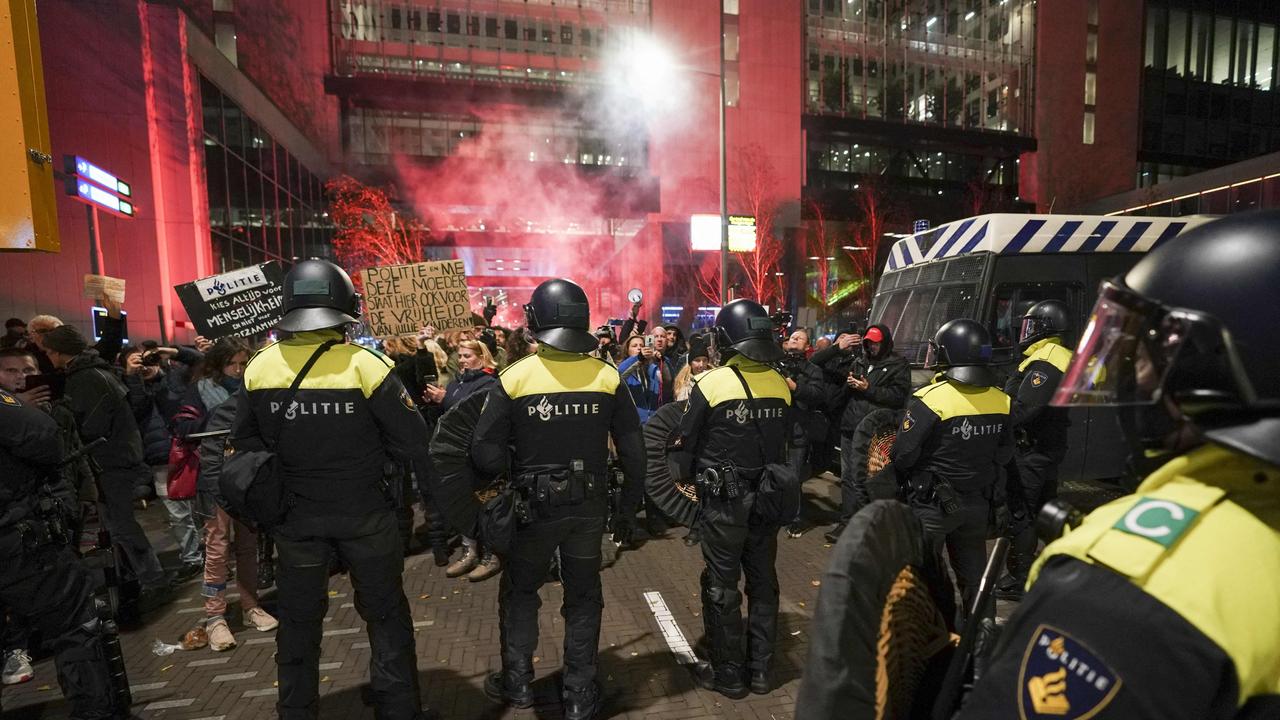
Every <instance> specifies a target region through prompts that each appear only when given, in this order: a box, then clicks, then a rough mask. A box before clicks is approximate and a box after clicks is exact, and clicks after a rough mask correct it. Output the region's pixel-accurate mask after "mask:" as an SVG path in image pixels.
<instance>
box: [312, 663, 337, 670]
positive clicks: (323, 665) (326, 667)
mask: <svg viewBox="0 0 1280 720" xmlns="http://www.w3.org/2000/svg"><path fill="white" fill-rule="evenodd" d="M340 667H342V663H340V662H327V663H320V665H319V666H318V668H319V669H320V670H337V669H338V668H340Z"/></svg>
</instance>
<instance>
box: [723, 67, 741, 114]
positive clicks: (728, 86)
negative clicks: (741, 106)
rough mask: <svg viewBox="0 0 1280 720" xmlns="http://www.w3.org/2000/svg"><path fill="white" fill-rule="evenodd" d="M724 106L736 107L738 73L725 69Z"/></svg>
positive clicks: (734, 70)
mask: <svg viewBox="0 0 1280 720" xmlns="http://www.w3.org/2000/svg"><path fill="white" fill-rule="evenodd" d="M724 104H725V105H726V106H728V107H737V106H738V71H737V70H736V69H728V68H726V69H725V71H724Z"/></svg>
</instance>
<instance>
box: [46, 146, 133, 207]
mask: <svg viewBox="0 0 1280 720" xmlns="http://www.w3.org/2000/svg"><path fill="white" fill-rule="evenodd" d="M63 162H64V163H65V164H66V170H67V174H68V175H76V176H79V177H81V178H84V179H86V180H92V181H94V182H95V183H97V184H99V185H101V186H102V187H104V188H106V189H107V190H109V191H111V192H113V193H115V194H116V195H119V196H121V197H133V188H132V187H130V186H129V183H127V182H125V181H123V180H121V179H120V178H118V177H116V176H115V175H112V174H111V173H109V172H107V171H106V170H103V169H102V168H100V167H98V166H97V165H94V164H93V163H91V162H89V161H88V160H85V159H84V158H82V157H80V156H79V155H65V156H63Z"/></svg>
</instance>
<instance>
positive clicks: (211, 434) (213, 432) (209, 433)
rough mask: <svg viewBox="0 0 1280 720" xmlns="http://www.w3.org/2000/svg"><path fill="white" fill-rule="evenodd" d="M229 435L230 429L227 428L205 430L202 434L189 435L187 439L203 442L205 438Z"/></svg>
mask: <svg viewBox="0 0 1280 720" xmlns="http://www.w3.org/2000/svg"><path fill="white" fill-rule="evenodd" d="M230 434H231V428H227V429H226V430H206V431H204V432H198V433H191V434H190V435H187V439H188V440H203V439H205V438H212V437H222V436H224V435H230Z"/></svg>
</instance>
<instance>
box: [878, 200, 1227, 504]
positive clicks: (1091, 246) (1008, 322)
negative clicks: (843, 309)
mask: <svg viewBox="0 0 1280 720" xmlns="http://www.w3.org/2000/svg"><path fill="white" fill-rule="evenodd" d="M1211 219H1212V218H1210V217H1203V216H1192V217H1180V218H1149V217H1117V216H1092V215H1015V214H1007V213H996V214H989V215H977V216H975V217H971V218H966V219H964V220H957V221H955V222H950V223H947V224H945V225H941V226H939V227H936V228H933V229H931V230H927V231H924V232H919V233H916V234H914V235H910V236H907V237H905V238H903V239H901V240H899V241H897V242H896V243H894V244H893V247H892V249H891V250H890V252H889V257H888V259H887V261H886V264H885V270H884V275H883V277H882V278H881V279H880V284H879V285H878V286H877V288H876V294H875V298H874V300H873V301H872V304H871V313H870V322H872V323H880V324H883V325H886V326H888V327H889V329H890V330H891V331H892V332H893V341H894V346H895V348H896V349H897V351H898V352H900V353H902V355H903V356H904V357H905V358H906V359H907V360H908V361H909V362H911V363H912V367H913V369H914V372H913V378H912V379H913V380H914V381H915V384H916V385H922V384H924V383H925V382H928V380H929V373H928V372H927V371H925V370H923V368H922V365H923V362H924V358H925V352H926V350H927V349H928V344H929V340H930V339H932V337H933V334H934V332H935V331H936V330H937V329H938V328H939V327H941V326H942V324H943V323H945V322H947V321H948V320H954V319H956V318H971V319H975V320H978V321H980V322H982V323H984V324H985V325H986V326H987V329H988V330H990V331H991V336H992V345H993V348H994V351H995V358H996V361H997V363H998V365H999V367H1000V369H1002V370H1004V371H1006V372H1008V371H1011V370H1013V369H1015V368H1016V367H1017V363H1018V361H1019V360H1020V357H1019V353H1018V350H1017V343H1018V331H1019V327H1020V325H1021V318H1022V315H1023V313H1024V312H1026V310H1027V309H1028V308H1030V307H1031V306H1032V305H1034V304H1035V303H1037V302H1039V301H1041V300H1047V299H1050V298H1053V299H1057V300H1061V301H1063V302H1065V303H1066V304H1067V307H1068V308H1070V309H1071V311H1072V316H1073V320H1074V325H1073V333H1072V335H1073V336H1072V337H1069V338H1068V339H1067V340H1068V342H1069V343H1074V342H1075V340H1076V339H1077V338H1079V335H1080V331H1081V330H1082V329H1083V327H1084V325H1085V323H1086V322H1087V321H1088V313H1089V311H1090V310H1091V309H1092V308H1093V303H1094V300H1095V299H1096V297H1097V289H1098V286H1099V284H1100V283H1101V282H1102V281H1103V280H1106V279H1108V278H1113V277H1115V276H1117V275H1121V274H1123V273H1125V272H1127V271H1128V270H1129V268H1131V267H1133V265H1134V264H1135V263H1137V262H1138V259H1139V258H1140V257H1142V254H1143V253H1144V252H1146V251H1148V250H1151V249H1152V248H1155V247H1158V246H1159V245H1161V244H1162V243H1165V242H1168V241H1169V240H1170V239H1171V238H1173V237H1176V236H1177V235H1178V234H1179V233H1182V232H1185V231H1186V230H1189V229H1190V228H1192V227H1195V226H1196V225H1199V224H1202V223H1205V222H1209V221H1210V220H1211ZM1071 413H1072V414H1071V431H1070V437H1069V443H1070V445H1069V447H1070V452H1069V454H1068V456H1067V459H1066V460H1065V461H1064V462H1063V464H1062V467H1061V469H1060V475H1059V477H1060V479H1062V480H1089V479H1098V478H1119V477H1121V476H1122V475H1123V468H1124V461H1125V457H1126V455H1127V453H1128V449H1127V448H1126V447H1125V446H1124V444H1123V442H1122V440H1121V437H1120V433H1119V426H1118V424H1117V422H1118V421H1117V419H1116V414H1115V411H1114V410H1107V409H1105V408H1075V409H1073V410H1072V411H1071Z"/></svg>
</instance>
